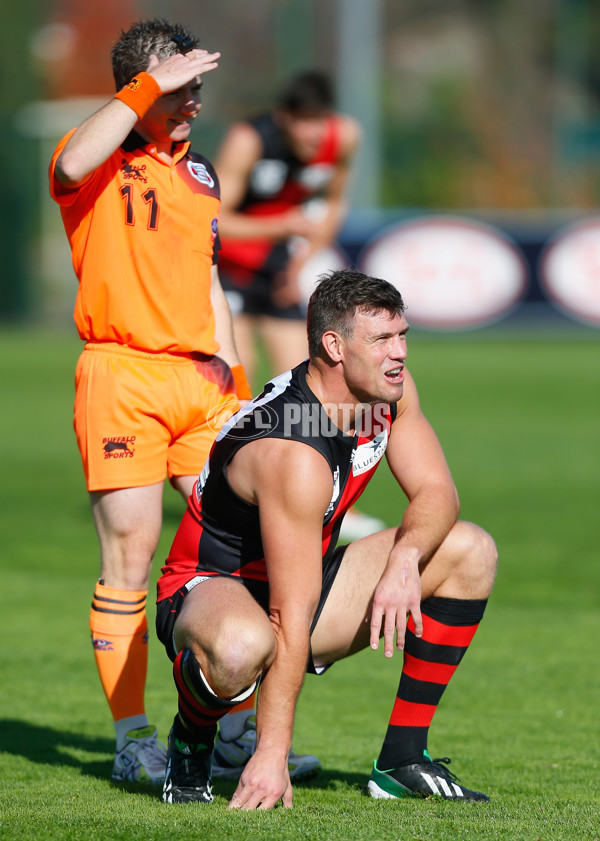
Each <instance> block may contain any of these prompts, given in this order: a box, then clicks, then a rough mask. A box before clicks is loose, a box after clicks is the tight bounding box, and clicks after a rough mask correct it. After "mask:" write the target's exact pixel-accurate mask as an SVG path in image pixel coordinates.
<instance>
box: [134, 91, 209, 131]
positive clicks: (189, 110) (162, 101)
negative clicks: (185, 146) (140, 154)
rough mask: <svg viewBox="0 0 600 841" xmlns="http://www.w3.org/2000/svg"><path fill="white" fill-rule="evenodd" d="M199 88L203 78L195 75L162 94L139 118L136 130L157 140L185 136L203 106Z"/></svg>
mask: <svg viewBox="0 0 600 841" xmlns="http://www.w3.org/2000/svg"><path fill="white" fill-rule="evenodd" d="M201 90H202V80H201V79H200V76H196V78H195V79H192V81H191V82H189V83H188V84H187V85H184V86H183V87H181V88H178V89H177V90H176V91H172V92H171V93H165V94H163V95H162V96H161V97H159V98H158V99H157V100H156V102H155V103H154V104H153V105H152V107H151V108H150V109H149V110H148V112H147V113H146V114H145V115H144V116H143V117H142V119H141V120H139V122H138V124H137V127H136V128H137V130H138V131H139V133H140V134H141V135H142V136H143V137H144V138H145V139H146V140H149V141H154V142H155V143H157V144H160V143H169V142H171V143H172V142H175V143H177V142H179V143H181V142H182V141H184V140H187V138H188V136H189V134H190V131H191V128H192V123H193V122H194V120H195V119H196V117H197V116H198V114H199V113H200V109H201V107H202V96H201Z"/></svg>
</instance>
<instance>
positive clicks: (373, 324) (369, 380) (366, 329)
mask: <svg viewBox="0 0 600 841" xmlns="http://www.w3.org/2000/svg"><path fill="white" fill-rule="evenodd" d="M353 325H354V328H353V331H352V335H351V336H350V337H349V338H347V339H343V340H342V352H343V357H344V359H343V361H344V377H345V379H346V384H347V385H348V388H349V390H350V391H351V393H352V394H353V395H354V396H355V397H356V398H357V399H358V400H360V401H361V402H364V403H373V402H374V401H377V400H382V401H385V402H388V403H395V402H396V401H397V400H400V398H401V397H402V392H403V389H404V363H405V360H406V334H407V332H408V329H409V327H408V323H407V321H406V319H405V318H404V316H403V315H392V314H391V313H389V312H387V311H386V310H380V311H379V312H377V313H375V314H373V315H371V314H367V313H364V312H357V313H356V314H355V317H354V319H353Z"/></svg>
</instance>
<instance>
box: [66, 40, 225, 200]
mask: <svg viewBox="0 0 600 841" xmlns="http://www.w3.org/2000/svg"><path fill="white" fill-rule="evenodd" d="M219 56H220V53H209V52H207V51H206V50H199V49H198V50H191V52H189V53H186V54H185V55H183V54H181V53H177V54H176V55H173V56H170V57H169V58H168V59H166V60H165V61H163V62H161V61H159V59H158V58H157V57H156V56H151V57H150V61H149V64H148V68H147V71H146V72H148V73H149V74H150V75H151V76H153V77H154V79H155V81H156V82H157V83H158V85H159V87H160V89H161V91H162V94H163V95H164V94H168V93H171V92H173V91H175V90H178V89H179V88H181V87H182V86H184V85H187V84H188V83H189V82H190V81H191V80H192V79H194V78H195V77H197V76H201V75H202V74H203V73H207V72H209V71H210V70H213V69H214V68H215V67H217V65H218V62H217V59H218V57H219ZM137 122H138V117H137V114H136V113H135V111H133V110H132V109H131V108H130V107H129V106H128V105H126V104H125V103H124V102H121V101H120V100H119V99H111V100H109V102H107V103H106V105H104V106H103V107H102V108H100V109H99V110H98V111H96V112H95V113H94V114H92V115H91V117H88V119H87V120H85V121H84V122H83V123H82V124H81V125H80V126H79V127H78V128H77V130H76V131H75V133H74V134H73V135H72V137H71V138H70V139H69V141H68V143H67V144H66V146H65V148H64V149H63V151H62V154H61V155H60V157H59V159H58V162H57V164H56V178H57V180H58V181H59V183H60V184H62V185H63V186H65V187H77V186H79V185H80V184H82V183H83V182H84V181H85V180H86V179H87V178H88V177H89V176H90V175H91V173H92V172H93V171H94V170H95V169H96V168H97V167H99V166H100V165H101V164H103V163H104V162H105V161H106V160H107V159H108V158H109V157H110V156H111V155H112V153H113V152H114V151H115V149H118V147H119V146H120V145H121V143H122V142H123V141H124V140H125V138H126V137H127V135H128V134H129V132H130V131H131V130H132V129H133V128H134V127H135V125H136V123H137Z"/></svg>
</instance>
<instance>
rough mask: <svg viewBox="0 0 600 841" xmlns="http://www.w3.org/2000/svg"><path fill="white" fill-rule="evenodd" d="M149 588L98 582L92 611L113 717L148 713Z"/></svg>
mask: <svg viewBox="0 0 600 841" xmlns="http://www.w3.org/2000/svg"><path fill="white" fill-rule="evenodd" d="M147 594H148V591H147V590H117V589H114V588H112V587H105V586H104V584H100V582H98V583H97V584H96V589H95V591H94V598H93V601H92V609H91V611H90V630H91V632H92V645H93V646H94V654H95V656H96V666H97V668H98V674H99V675H100V683H101V684H102V688H103V689H104V694H105V695H106V700H107V701H108V705H109V707H110V710H111V712H112V716H113V720H114V721H119V720H120V719H122V718H129V717H131V716H136V715H145V707H144V690H145V687H146V672H147V669H148V622H147V619H146V596H147Z"/></svg>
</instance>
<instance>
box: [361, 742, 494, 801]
mask: <svg viewBox="0 0 600 841" xmlns="http://www.w3.org/2000/svg"><path fill="white" fill-rule="evenodd" d="M449 764H450V760H449V758H448V757H447V756H444V757H442V758H441V759H431V757H430V756H429V754H428V753H427V751H424V754H423V762H418V763H415V764H414V765H401V766H400V767H399V768H392V769H390V770H389V771H380V770H379V768H378V767H377V762H374V763H373V771H372V773H371V778H370V780H369V785H368V789H369V794H370V795H371V797H375V798H378V799H386V800H395V799H397V798H400V797H442V798H443V799H444V800H489V799H490V798H489V797H488V796H487V794H482V793H481V792H480V791H471V790H470V789H468V788H465V787H464V786H461V785H459V781H458V777H457V776H456V775H455V774H453V773H452V771H450V770H449V769H448V768H446V767H445V766H446V765H449Z"/></svg>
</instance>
